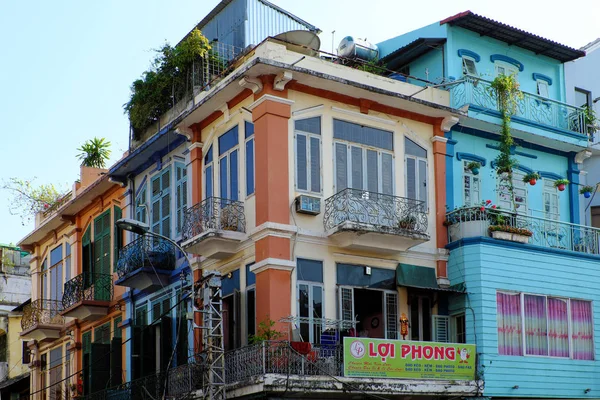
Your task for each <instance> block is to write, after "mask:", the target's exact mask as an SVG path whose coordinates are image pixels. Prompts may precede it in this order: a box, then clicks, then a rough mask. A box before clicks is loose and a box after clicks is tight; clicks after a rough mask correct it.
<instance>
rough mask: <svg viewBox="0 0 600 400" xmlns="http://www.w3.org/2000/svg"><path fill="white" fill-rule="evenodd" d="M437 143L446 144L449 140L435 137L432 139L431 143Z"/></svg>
mask: <svg viewBox="0 0 600 400" xmlns="http://www.w3.org/2000/svg"><path fill="white" fill-rule="evenodd" d="M435 142H442V143H446V142H448V138H445V137H443V136H433V137H432V138H431V143H435Z"/></svg>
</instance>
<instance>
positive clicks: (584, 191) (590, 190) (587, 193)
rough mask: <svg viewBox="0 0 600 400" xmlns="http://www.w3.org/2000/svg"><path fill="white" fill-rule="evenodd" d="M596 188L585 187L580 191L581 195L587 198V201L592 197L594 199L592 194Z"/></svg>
mask: <svg viewBox="0 0 600 400" xmlns="http://www.w3.org/2000/svg"><path fill="white" fill-rule="evenodd" d="M595 190H596V189H595V188H594V187H593V186H587V185H586V186H584V187H582V188H581V189H579V193H580V194H582V195H583V197H585V198H586V199H589V198H590V197H592V193H594V192H595Z"/></svg>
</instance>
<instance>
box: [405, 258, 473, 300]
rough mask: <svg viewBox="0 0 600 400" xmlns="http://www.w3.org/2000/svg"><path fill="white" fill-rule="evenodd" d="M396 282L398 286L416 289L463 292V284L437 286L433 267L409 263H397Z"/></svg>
mask: <svg viewBox="0 0 600 400" xmlns="http://www.w3.org/2000/svg"><path fill="white" fill-rule="evenodd" d="M396 283H397V284H398V286H404V287H411V288H417V289H429V290H437V291H440V292H457V293H464V285H462V284H460V285H455V286H451V287H449V288H441V287H439V286H438V283H437V278H436V276H435V269H434V268H429V267H421V266H418V265H411V264H402V263H400V264H398V267H396Z"/></svg>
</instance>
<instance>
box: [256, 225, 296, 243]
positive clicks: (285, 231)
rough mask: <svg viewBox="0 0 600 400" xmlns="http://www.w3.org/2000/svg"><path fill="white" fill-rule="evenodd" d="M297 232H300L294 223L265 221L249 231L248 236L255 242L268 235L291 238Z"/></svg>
mask: <svg viewBox="0 0 600 400" xmlns="http://www.w3.org/2000/svg"><path fill="white" fill-rule="evenodd" d="M296 232H298V228H297V227H295V226H294V225H286V224H280V223H277V222H265V223H263V224H261V225H259V226H257V227H256V228H254V229H253V230H252V231H251V232H249V233H248V237H249V238H251V239H252V240H253V241H255V242H256V241H259V240H261V239H264V238H265V237H267V236H275V237H282V238H286V239H290V238H291V237H292V236H293V235H294V234H295V233H296Z"/></svg>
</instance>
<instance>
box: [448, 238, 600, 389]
mask: <svg viewBox="0 0 600 400" xmlns="http://www.w3.org/2000/svg"><path fill="white" fill-rule="evenodd" d="M450 250H451V253H450V259H449V262H448V273H449V278H450V281H451V284H452V285H454V284H458V283H463V282H464V283H465V284H466V290H467V292H468V295H466V296H465V297H466V299H465V305H466V307H471V309H472V310H473V312H474V313H475V315H476V318H475V320H474V319H473V313H472V312H471V310H470V309H467V310H466V312H465V316H466V323H467V325H466V326H467V342H468V343H476V344H477V352H478V353H479V354H480V359H479V360H480V365H482V366H483V373H484V376H483V378H484V379H485V391H484V395H485V396H502V397H521V398H522V397H555V398H599V397H600V379H598V377H600V362H599V361H598V357H600V352H599V350H600V335H599V333H600V308H599V307H598V306H597V304H598V301H600V291H599V290H598V287H599V285H600V274H599V273H598V271H600V257H595V258H594V257H592V256H589V257H584V256H573V255H570V254H569V253H567V252H562V254H561V252H560V251H555V252H549V251H547V250H546V249H540V248H536V247H535V246H531V245H521V244H516V243H511V242H502V241H494V240H493V239H490V238H476V239H470V240H469V239H467V240H465V241H464V242H457V243H456V245H454V246H450ZM497 290H511V291H520V292H528V293H533V294H545V295H553V296H563V297H576V298H579V299H585V300H591V301H592V302H593V303H592V307H593V310H594V335H595V338H594V339H595V351H596V361H584V360H571V359H559V358H552V357H535V356H527V357H524V356H522V357H519V356H500V355H498V335H497V323H496V291H497ZM459 305H460V301H455V303H454V304H453V305H451V308H454V309H456V307H457V306H459ZM515 385H518V386H519V388H518V389H512V388H513V386H515ZM588 388H589V389H591V391H590V392H589V393H587V394H585V393H584V390H585V389H588Z"/></svg>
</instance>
